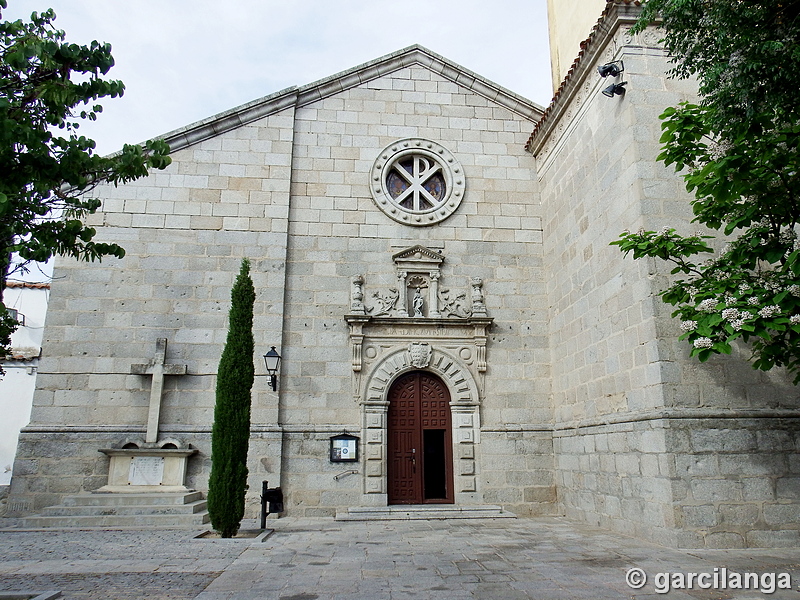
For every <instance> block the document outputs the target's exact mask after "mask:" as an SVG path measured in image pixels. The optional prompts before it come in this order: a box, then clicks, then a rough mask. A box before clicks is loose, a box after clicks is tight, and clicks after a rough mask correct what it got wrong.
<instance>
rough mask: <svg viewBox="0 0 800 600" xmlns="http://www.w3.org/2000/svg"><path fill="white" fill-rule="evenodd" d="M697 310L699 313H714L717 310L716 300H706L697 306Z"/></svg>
mask: <svg viewBox="0 0 800 600" xmlns="http://www.w3.org/2000/svg"><path fill="white" fill-rule="evenodd" d="M697 310H699V311H700V312H715V311H716V310H717V299H716V298H706V299H705V300H703V301H702V302H700V304H698V306H697Z"/></svg>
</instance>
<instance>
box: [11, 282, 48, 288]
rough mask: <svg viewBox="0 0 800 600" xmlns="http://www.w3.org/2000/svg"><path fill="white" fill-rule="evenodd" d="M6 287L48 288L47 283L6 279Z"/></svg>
mask: <svg viewBox="0 0 800 600" xmlns="http://www.w3.org/2000/svg"><path fill="white" fill-rule="evenodd" d="M6 287H7V288H17V289H19V288H25V289H28V290H49V289H50V284H49V283H30V282H28V281H6Z"/></svg>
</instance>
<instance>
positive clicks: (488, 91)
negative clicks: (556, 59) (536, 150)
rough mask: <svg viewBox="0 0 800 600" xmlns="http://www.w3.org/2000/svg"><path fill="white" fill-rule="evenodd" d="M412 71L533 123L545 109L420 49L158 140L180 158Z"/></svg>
mask: <svg viewBox="0 0 800 600" xmlns="http://www.w3.org/2000/svg"><path fill="white" fill-rule="evenodd" d="M413 65H419V66H422V67H424V68H427V69H429V70H431V71H433V72H434V73H437V74H439V75H441V76H442V77H444V78H445V79H449V80H450V81H452V82H453V83H456V84H458V85H460V86H462V87H465V88H467V89H469V90H470V91H472V92H474V93H476V94H478V95H480V96H483V97H485V98H487V99H489V100H491V101H493V102H495V103H497V104H499V105H501V106H503V107H505V108H507V109H508V110H510V111H511V112H513V113H515V114H517V115H520V116H521V117H523V118H525V119H528V120H530V121H531V122H536V121H538V120H539V119H540V118H541V116H542V114H543V113H544V108H543V107H541V106H539V105H538V104H536V103H534V102H531V101H530V100H528V99H527V98H523V97H522V96H520V95H518V94H515V93H514V92H512V91H510V90H507V89H506V88H504V87H502V86H500V85H498V84H496V83H494V82H492V81H489V80H488V79H486V78H484V77H481V76H480V75H478V74H477V73H473V72H472V71H470V70H468V69H465V68H464V67H462V66H460V65H458V64H456V63H454V62H452V61H450V60H448V59H446V58H444V57H443V56H440V55H438V54H436V53H435V52H432V51H430V50H428V49H427V48H424V47H423V46H420V45H418V44H415V45H413V46H409V47H408V48H404V49H403V50H399V51H397V52H394V53H392V54H387V55H386V56H383V57H381V58H378V59H376V60H373V61H370V62H367V63H364V64H362V65H359V66H357V67H354V68H352V69H348V70H346V71H342V72H341V73H337V74H336V75H332V76H330V77H326V78H324V79H320V80H319V81H315V82H313V83H309V84H307V85H304V86H302V87H290V88H286V89H285V90H282V91H280V92H276V93H274V94H271V95H269V96H265V97H263V98H260V99H258V100H254V101H252V102H248V103H247V104H243V105H241V106H238V107H236V108H232V109H230V110H227V111H225V112H222V113H219V114H217V115H214V116H212V117H209V118H207V119H203V120H202V121H198V122H196V123H192V124H190V125H187V126H186V127H182V128H180V129H176V130H174V131H171V132H169V133H166V134H164V135H163V136H159V137H160V139H163V140H164V141H166V142H167V143H168V144H169V146H170V149H171V150H172V152H175V151H177V150H181V149H183V148H186V147H188V146H190V145H192V144H196V143H198V142H202V141H203V140H207V139H209V138H212V137H214V136H217V135H219V134H222V133H225V132H227V131H231V130H232V129H236V128H237V127H241V126H242V125H246V124H247V123H252V122H253V121H255V120H257V119H261V118H263V117H266V116H269V115H272V114H276V113H278V112H281V111H283V110H286V109H288V108H299V107H302V106H306V105H308V104H310V103H312V102H316V101H318V100H321V99H323V98H327V97H329V96H332V95H334V94H338V93H340V92H343V91H346V90H348V89H351V88H353V87H356V86H358V85H361V84H363V83H366V82H369V81H372V80H374V79H377V78H379V77H383V76H385V75H388V74H391V73H393V72H395V71H398V70H400V69H403V68H406V67H409V66H413Z"/></svg>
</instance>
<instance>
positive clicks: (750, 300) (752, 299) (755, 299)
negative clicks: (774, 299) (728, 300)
mask: <svg viewBox="0 0 800 600" xmlns="http://www.w3.org/2000/svg"><path fill="white" fill-rule="evenodd" d="M747 303H748V304H749V305H750V306H758V305H759V304H761V299H760V298H759V297H758V296H750V297H749V298H748V299H747Z"/></svg>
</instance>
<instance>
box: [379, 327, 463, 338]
mask: <svg viewBox="0 0 800 600" xmlns="http://www.w3.org/2000/svg"><path fill="white" fill-rule="evenodd" d="M471 333H472V330H471V329H467V328H461V330H460V331H459V330H458V329H455V328H448V329H444V328H441V329H438V328H437V329H422V328H420V329H417V328H414V329H400V328H398V329H392V330H391V332H385V333H384V335H392V336H396V337H401V336H415V337H453V336H456V337H469V336H470V334H471ZM373 335H374V334H373Z"/></svg>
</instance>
